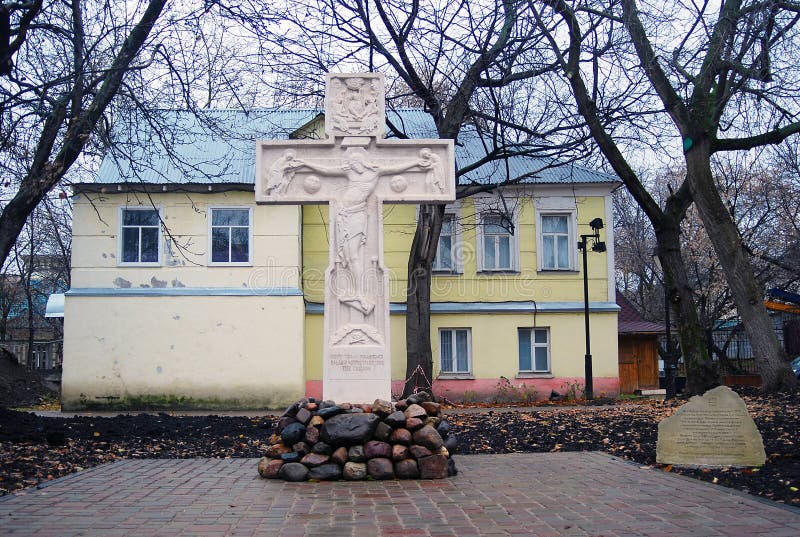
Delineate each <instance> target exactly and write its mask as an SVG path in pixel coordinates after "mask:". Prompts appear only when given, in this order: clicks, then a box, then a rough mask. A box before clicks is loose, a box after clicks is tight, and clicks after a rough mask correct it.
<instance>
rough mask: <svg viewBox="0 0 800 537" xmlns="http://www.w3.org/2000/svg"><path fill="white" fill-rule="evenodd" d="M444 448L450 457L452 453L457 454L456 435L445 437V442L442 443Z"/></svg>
mask: <svg viewBox="0 0 800 537" xmlns="http://www.w3.org/2000/svg"><path fill="white" fill-rule="evenodd" d="M444 447H445V448H446V449H447V451H448V452H449V453H450V455H452V454H453V453H457V452H458V437H457V436H456V435H451V436H448V437H447V440H445V441H444Z"/></svg>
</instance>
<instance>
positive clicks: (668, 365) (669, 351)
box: [653, 250, 678, 399]
mask: <svg viewBox="0 0 800 537" xmlns="http://www.w3.org/2000/svg"><path fill="white" fill-rule="evenodd" d="M653 262H654V263H655V265H656V268H658V270H659V272H661V283H662V285H663V287H664V325H665V328H666V338H667V340H666V342H665V347H666V348H665V347H662V346H660V345H659V348H658V354H659V355H661V359H662V360H664V389H665V390H666V392H667V393H666V394H665V396H666V398H667V399H672V398H673V397H675V395H676V392H677V390H676V389H675V377H676V374H677V372H678V364H677V360H678V345H677V344H675V345H673V344H672V321H671V319H670V310H671V309H672V307H671V304H670V300H669V286H668V285H667V275H666V273H665V272H664V267H663V266H662V265H661V258H660V257H659V256H658V250H656V251H655V252H653Z"/></svg>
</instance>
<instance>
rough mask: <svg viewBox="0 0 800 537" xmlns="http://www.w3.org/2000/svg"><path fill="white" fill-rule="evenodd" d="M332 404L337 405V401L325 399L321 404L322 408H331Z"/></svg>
mask: <svg viewBox="0 0 800 537" xmlns="http://www.w3.org/2000/svg"><path fill="white" fill-rule="evenodd" d="M332 406H336V402H335V401H331V400H330V399H325V400H324V401H323V402H321V403H320V404H319V407H320V408H330V407H332Z"/></svg>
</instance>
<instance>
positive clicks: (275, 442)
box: [258, 392, 457, 481]
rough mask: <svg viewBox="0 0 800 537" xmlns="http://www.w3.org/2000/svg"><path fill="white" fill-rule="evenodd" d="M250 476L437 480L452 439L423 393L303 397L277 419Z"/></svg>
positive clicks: (449, 471) (446, 470)
mask: <svg viewBox="0 0 800 537" xmlns="http://www.w3.org/2000/svg"><path fill="white" fill-rule="evenodd" d="M269 444H270V445H269V447H268V448H267V452H266V456H265V457H262V459H261V460H260V461H259V463H258V473H259V474H260V475H261V476H262V477H265V478H267V479H284V480H286V481H306V480H309V479H312V480H320V481H335V480H339V479H345V480H348V481H357V480H362V479H395V478H398V479H443V478H446V477H448V476H451V475H455V474H456V472H457V470H456V466H455V463H454V462H453V459H452V454H453V453H454V452H455V450H456V448H457V439H456V437H455V436H454V435H451V434H450V424H449V423H448V422H447V421H445V420H444V419H442V417H441V408H440V406H439V404H438V403H435V402H433V401H432V400H431V397H430V395H428V394H427V393H425V392H421V393H418V394H415V395H413V396H411V397H409V398H408V399H404V400H401V401H397V402H396V403H391V402H389V401H384V400H381V399H376V400H375V402H374V403H372V404H371V405H353V404H349V403H343V404H336V403H335V402H333V401H321V402H317V401H316V400H315V399H313V398H308V399H303V400H301V401H298V402H296V403H294V404H293V405H292V406H290V407H289V408H288V409H287V410H286V412H284V414H283V415H282V416H281V417H280V419H279V420H278V426H277V429H276V432H275V434H273V435H272V436H271V437H270V439H269Z"/></svg>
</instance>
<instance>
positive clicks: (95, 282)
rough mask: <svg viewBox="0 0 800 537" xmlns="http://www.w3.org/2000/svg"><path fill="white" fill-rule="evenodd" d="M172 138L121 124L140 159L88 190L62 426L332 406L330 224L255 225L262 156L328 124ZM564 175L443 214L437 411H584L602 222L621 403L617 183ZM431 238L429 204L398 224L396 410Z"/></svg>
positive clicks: (602, 291)
mask: <svg viewBox="0 0 800 537" xmlns="http://www.w3.org/2000/svg"><path fill="white" fill-rule="evenodd" d="M397 114H398V116H397V117H395V118H394V119H395V121H394V124H396V125H397V124H403V125H406V126H407V133H408V134H409V135H411V136H414V137H421V136H428V137H430V136H431V130H432V126H431V124H430V120H429V119H428V118H427V116H426V115H425V114H423V113H422V112H420V111H413V110H407V111H401V112H398V113H397ZM390 119H392V115H391V114H390ZM157 123H159V122H158V121H152V120H151V121H149V122H144V121H142V120H141V119H140V118H139V119H137V118H133V119H130V120H128V121H127V122H126V121H120V122H119V124H118V125H117V126H116V128H115V130H116V131H117V132H119V133H122V132H124V133H126V136H127V139H128V140H129V144H128V145H127V146H124V145H123V146H122V147H127V149H125V150H120V151H119V154H115V153H110V154H109V155H107V156H106V158H105V159H104V161H103V164H102V165H101V168H100V171H99V176H98V179H97V181H96V182H92V183H84V184H78V185H75V203H74V217H73V258H72V288H71V289H70V290H69V291H68V292H67V293H66V299H65V322H64V366H63V368H64V369H63V371H64V372H63V378H62V399H63V405H64V408H65V409H78V408H91V407H129V408H130V407H165V408H177V407H187V408H264V407H277V406H282V405H285V404H286V403H289V402H291V401H292V400H296V399H298V398H300V397H302V396H304V395H308V396H317V397H318V396H320V395H321V392H322V332H323V323H322V309H323V305H322V300H323V287H322V285H323V279H324V271H325V268H326V266H327V264H328V255H329V247H328V237H329V234H328V231H327V222H326V220H327V207H324V206H304V207H302V208H301V207H298V206H258V205H256V204H255V202H254V194H253V183H254V179H255V169H254V156H255V151H254V147H255V144H254V140H255V139H259V138H260V139H264V138H286V137H288V136H290V135H294V136H304V135H308V134H309V133H314V132H318V129H319V128H320V125H321V120H320V116H319V114H318V113H317V111H314V110H297V111H254V112H251V113H249V114H247V115H245V114H243V113H241V112H234V111H208V112H205V113H204V114H203V115H202V116H194V115H190V114H188V113H176V112H164V113H163V117H162V123H165V124H167V125H169V126H170V127H169V132H170V136H169V137H167V136H164V135H163V132H159V133H156V132H155V131H153V130H151V129H153V128H154V127H152V125H153V124H157ZM145 124H146V125H147V126H143V125H145ZM234 133H235V135H233V134H234ZM470 136H474V135H471V134H470V133H469V132H467V133H465V136H464V139H462V140H460V143H459V144H457V146H456V152H457V165H458V166H459V167H464V166H466V165H467V164H469V163H470V162H474V161H475V160H476V158H478V157H476V153H477V154H478V156H479V153H480V147H482V146H481V145H480V144H479V143H477V142H478V141H477V140H476V139H475V140H470ZM544 164H548V165H544ZM549 164H552V163H543V162H542V161H539V160H537V159H530V158H525V159H523V158H521V157H517V158H514V159H511V160H509V161H508V166H506V163H502V165H498V164H487V165H484V166H482V167H480V168H478V169H477V170H474V171H473V172H471V173H470V174H468V175H467V176H464V177H462V178H461V181H462V183H463V182H466V181H470V182H490V183H491V182H496V181H498V180H499V179H498V177H506V173H507V170H508V171H509V172H510V173H511V174H513V175H511V176H512V177H515V176H519V175H523V174H527V175H530V176H529V177H528V178H527V179H525V180H524V181H521V182H520V183H519V184H516V185H514V186H507V187H504V188H502V189H501V190H500V192H498V191H497V190H495V191H493V192H491V193H485V194H480V195H476V196H472V197H469V198H464V199H462V200H459V201H458V202H456V203H454V204H452V205H450V206H448V207H447V208H446V217H445V224H444V227H443V232H442V238H441V240H440V243H439V250H438V253H437V258H436V262H435V277H434V279H433V286H432V319H431V339H432V341H433V349H432V350H433V355H434V371H433V376H434V378H433V379H432V380H433V384H434V391H435V392H436V393H437V394H438V395H440V396H444V397H446V398H447V399H450V400H464V399H467V400H469V399H494V398H498V397H504V396H509V395H516V396H518V397H533V396H536V397H538V398H546V397H549V396H550V393H551V390H556V391H559V392H561V393H570V392H573V393H575V392H577V394H580V391H581V389H582V387H583V382H584V352H585V351H584V329H583V273H582V267H581V263H580V253H579V251H578V249H577V248H576V244H577V242H578V240H579V237H580V235H581V234H587V233H590V228H589V222H590V221H591V220H593V219H595V218H601V219H603V220H604V221H605V229H603V230H602V231H601V240H604V241H605V242H606V244H607V245H608V251H606V252H602V253H596V252H590V253H589V256H588V258H589V265H588V267H589V268H588V282H589V299H590V311H591V316H590V317H591V329H592V353H593V358H594V359H593V364H594V392H595V394H596V395H599V394H606V395H615V394H617V393H618V391H619V380H618V373H617V330H616V328H617V311H618V307H617V306H616V304H615V291H614V282H613V266H614V264H613V236H612V233H613V232H612V230H613V226H612V212H611V208H612V204H611V192H612V190H613V189H614V188H616V187H617V186H618V184H619V183H618V181H617V180H616V178H614V177H612V176H609V175H606V174H602V173H599V172H595V171H592V170H587V169H585V168H581V167H578V166H573V165H563V166H557V167H552V166H550V165H549ZM415 222H416V207H415V206H413V205H392V206H387V207H385V209H384V250H385V261H386V265H387V267H388V268H389V270H390V273H391V281H390V286H391V301H392V304H391V312H392V322H391V329H392V334H391V341H392V378H393V392H394V393H395V394H399V392H400V391H401V390H402V384H403V382H404V380H405V373H406V363H405V326H404V315H403V314H404V308H405V292H406V278H407V274H406V270H407V269H406V267H407V263H408V253H409V249H410V245H411V239H412V237H413V233H414V229H415ZM512 386H513V387H514V388H512ZM515 390H516V391H515ZM512 392H513V393H512Z"/></svg>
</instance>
